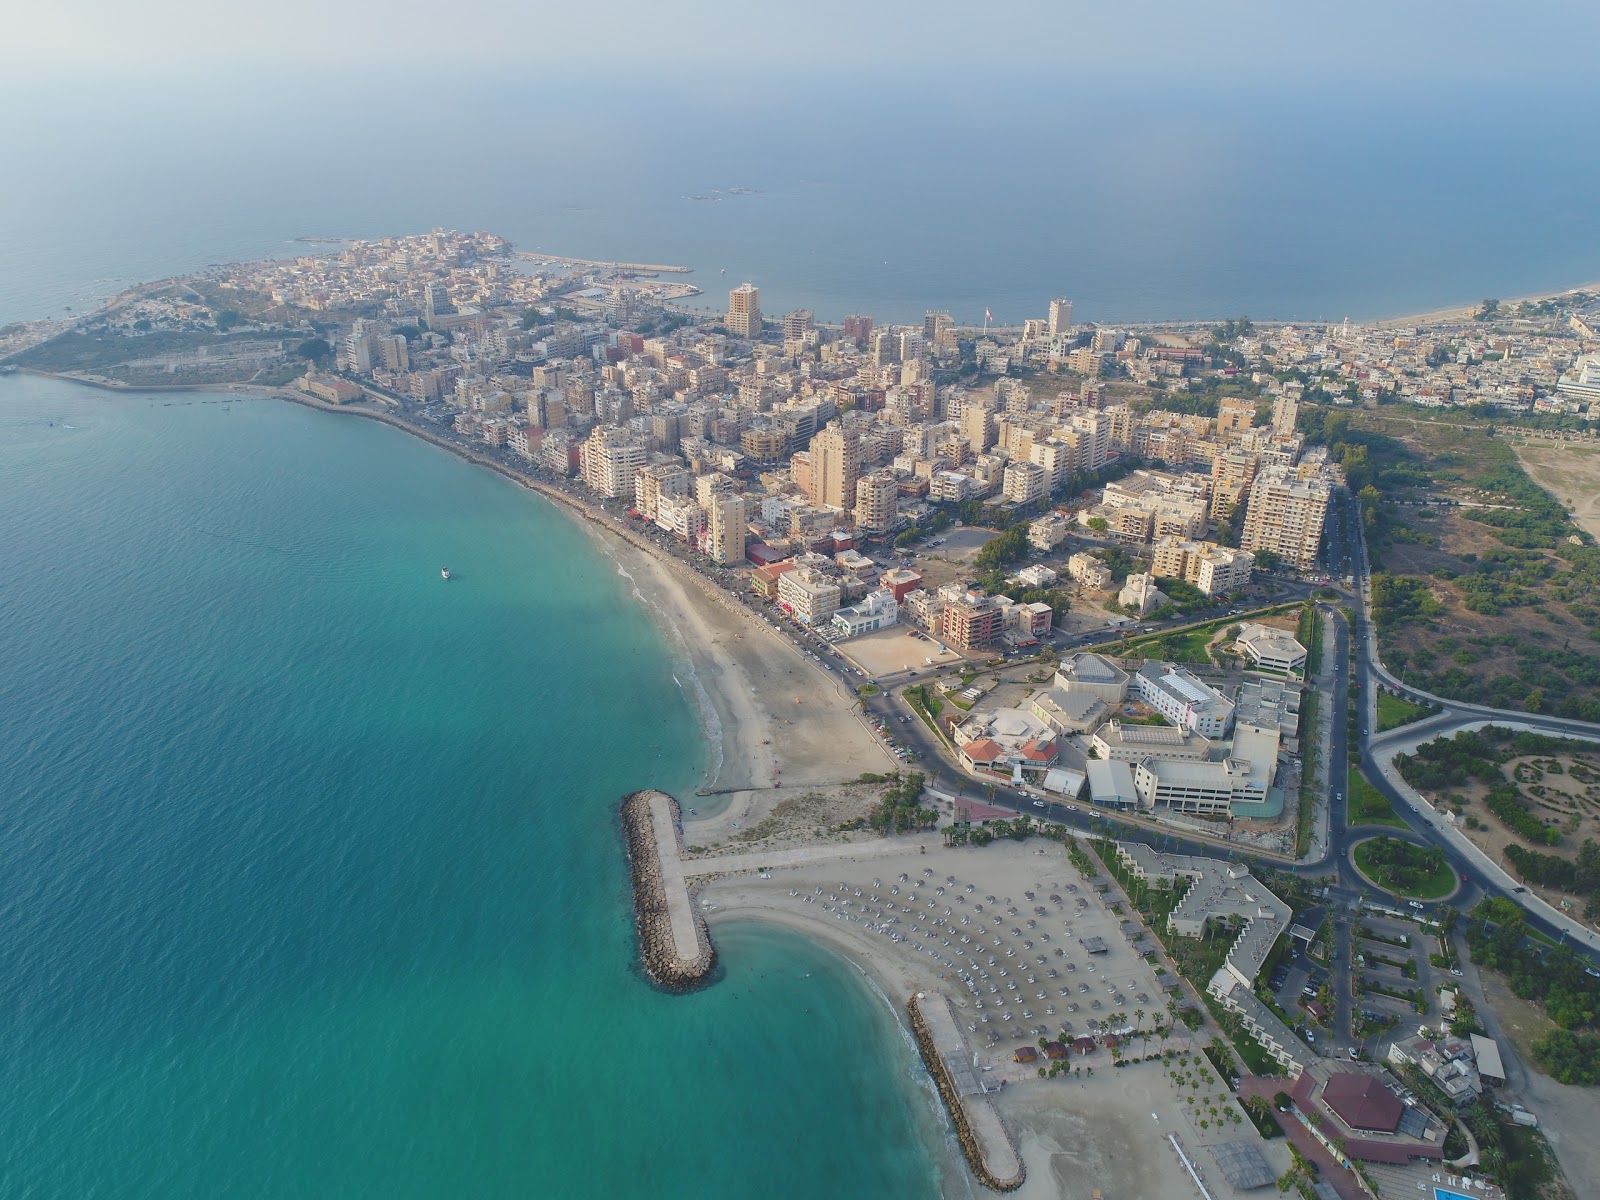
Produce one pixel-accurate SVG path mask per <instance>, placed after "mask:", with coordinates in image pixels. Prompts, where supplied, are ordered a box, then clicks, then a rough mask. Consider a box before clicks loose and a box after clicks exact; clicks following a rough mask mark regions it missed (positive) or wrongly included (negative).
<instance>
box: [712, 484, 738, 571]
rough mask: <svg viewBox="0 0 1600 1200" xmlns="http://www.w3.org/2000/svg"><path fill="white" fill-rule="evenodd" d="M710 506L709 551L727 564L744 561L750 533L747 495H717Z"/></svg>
mask: <svg viewBox="0 0 1600 1200" xmlns="http://www.w3.org/2000/svg"><path fill="white" fill-rule="evenodd" d="M705 508H706V517H707V521H706V553H707V554H708V555H709V556H710V557H711V561H712V562H714V563H717V564H719V565H721V566H724V567H731V566H733V565H734V564H735V563H739V562H742V561H744V545H745V535H746V533H747V532H748V529H747V518H746V516H745V504H744V497H743V496H735V495H728V494H722V495H717V496H714V497H713V498H712V500H711V503H710V504H709V505H706V506H705Z"/></svg>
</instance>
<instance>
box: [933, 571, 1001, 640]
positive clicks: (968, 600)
mask: <svg viewBox="0 0 1600 1200" xmlns="http://www.w3.org/2000/svg"><path fill="white" fill-rule="evenodd" d="M940 595H941V596H942V597H943V599H944V607H943V609H942V611H941V612H940V613H939V640H940V641H943V642H946V643H948V644H949V645H951V646H954V647H955V648H956V649H957V650H960V651H962V652H963V653H970V652H972V651H974V650H986V649H988V648H989V647H991V646H993V645H994V644H995V643H996V642H997V641H999V640H1000V630H1001V627H1002V622H1003V617H1004V614H1003V613H1002V612H1001V609H1000V606H999V605H998V604H996V603H995V600H994V597H992V596H990V595H988V594H987V593H985V592H984V591H983V589H982V588H971V589H963V588H961V587H960V586H959V585H950V586H947V587H944V588H941V589H940Z"/></svg>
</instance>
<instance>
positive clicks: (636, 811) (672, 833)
mask: <svg viewBox="0 0 1600 1200" xmlns="http://www.w3.org/2000/svg"><path fill="white" fill-rule="evenodd" d="M679 821H680V813H679V809H678V802H677V801H676V800H674V799H673V798H672V797H671V796H669V795H667V794H666V793H665V792H657V791H643V792H632V793H630V794H629V795H627V796H624V797H623V798H622V841H623V845H624V846H625V847H626V848H627V852H628V868H629V871H630V872H631V873H632V876H633V918H634V926H635V928H636V929H637V930H638V932H639V960H640V962H641V964H642V965H643V967H644V973H645V974H646V975H647V976H649V978H650V982H652V983H654V984H655V985H656V986H657V987H661V988H664V989H666V990H667V991H671V992H685V991H689V990H690V989H692V988H695V987H698V986H699V985H700V984H701V983H702V982H704V980H705V978H706V977H707V976H708V975H710V974H711V971H712V969H713V968H714V967H715V966H716V965H717V951H716V948H715V947H714V946H712V944H711V934H710V931H709V930H707V929H706V922H705V918H704V917H702V916H701V915H700V914H699V913H698V912H697V911H695V907H694V903H693V901H692V900H691V899H690V897H689V885H688V883H687V881H686V879H685V877H684V873H683V863H682V861H681V860H680V858H679V844H678V837H679V834H678V829H679Z"/></svg>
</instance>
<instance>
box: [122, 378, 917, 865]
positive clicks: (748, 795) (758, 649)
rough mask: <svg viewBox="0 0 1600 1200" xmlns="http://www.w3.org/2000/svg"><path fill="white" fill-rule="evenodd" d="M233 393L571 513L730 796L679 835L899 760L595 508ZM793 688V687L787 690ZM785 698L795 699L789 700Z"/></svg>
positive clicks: (709, 596)
mask: <svg viewBox="0 0 1600 1200" xmlns="http://www.w3.org/2000/svg"><path fill="white" fill-rule="evenodd" d="M110 390H120V389H115V388H113V389H110ZM233 394H236V395H239V394H243V395H252V396H258V397H261V398H270V399H280V400H287V401H289V402H291V403H294V404H299V405H302V406H304V407H306V408H312V409H316V410H319V411H322V412H330V413H345V414H350V415H355V416H361V417H366V418H368V419H370V420H374V421H378V422H380V423H381V424H384V425H388V426H391V427H392V428H394V429H397V430H399V431H400V432H402V433H407V434H410V435H411V436H413V437H416V438H418V439H420V440H422V441H425V442H427V443H429V444H430V445H433V446H435V447H437V448H439V449H441V450H444V451H447V452H448V453H451V454H453V455H455V456H456V457H458V458H460V459H462V460H463V461H465V462H468V463H471V464H474V465H477V466H482V467H487V468H488V469H490V470H492V471H494V472H495V473H496V474H498V475H500V476H502V477H504V478H505V479H508V480H510V481H511V482H513V483H516V484H518V485H520V486H522V487H524V488H526V489H528V490H529V491H533V492H537V493H538V494H539V495H540V496H542V497H543V498H544V499H546V500H547V501H549V502H550V503H552V504H553V505H555V506H556V507H557V509H558V510H559V511H563V512H565V513H566V514H567V515H568V516H569V517H570V518H574V519H576V520H577V521H578V525H579V528H580V529H582V530H584V531H585V532H587V533H588V534H589V535H590V537H591V539H592V540H593V541H594V543H595V545H596V546H597V548H599V549H600V550H601V551H602V552H603V553H605V554H606V555H607V557H609V558H611V559H612V561H613V562H615V563H616V565H617V569H618V571H619V572H620V573H621V574H622V575H623V576H624V578H625V579H626V580H627V581H628V582H629V584H630V585H631V587H632V590H633V592H634V596H635V599H637V600H638V601H639V602H640V603H641V604H642V605H643V607H644V609H645V611H646V614H647V615H648V616H649V618H650V620H651V621H652V622H653V623H654V624H655V625H656V627H657V629H658V630H659V631H660V632H661V634H662V637H663V640H664V641H665V642H666V643H667V647H668V649H669V651H670V652H671V653H672V655H673V657H674V658H675V659H677V660H678V663H679V664H681V665H682V666H683V667H684V668H685V669H686V671H687V672H688V674H689V675H690V679H689V680H688V682H687V683H685V681H684V680H682V679H678V680H677V681H678V683H679V686H680V687H681V688H683V690H684V691H685V692H686V693H687V698H688V700H689V702H690V704H691V705H692V706H693V707H694V708H695V709H696V713H697V716H698V718H699V720H700V724H701V729H702V730H703V732H704V733H705V736H706V738H707V741H708V743H709V744H710V745H711V747H712V761H711V762H710V763H709V764H708V771H707V772H706V774H705V776H704V777H703V780H702V784H703V786H702V788H701V789H699V790H702V791H708V792H709V791H712V790H716V791H719V792H725V793H726V795H727V799H726V800H723V799H722V798H721V797H720V796H707V797H705V798H704V799H706V800H707V801H708V803H707V804H706V806H705V807H706V808H707V810H708V811H707V812H706V813H705V814H704V815H703V816H702V815H701V814H699V813H698V812H695V811H692V810H695V809H698V808H699V807H700V805H699V803H698V801H699V799H701V798H700V797H698V796H696V797H691V798H685V801H684V803H685V808H686V810H690V811H686V813H685V816H686V818H687V819H686V820H685V822H684V836H685V838H686V840H691V839H699V840H701V841H709V840H711V839H713V838H716V837H721V836H726V835H727V834H729V833H736V832H737V831H738V830H739V829H740V828H741V827H742V826H743V825H744V824H745V823H746V822H747V821H749V820H751V819H753V818H754V819H759V818H760V817H761V816H763V815H765V813H766V812H770V810H771V809H772V808H774V807H776V806H777V804H779V803H781V802H782V801H783V800H784V799H787V798H789V797H790V796H793V795H795V794H796V792H797V790H798V789H811V788H819V787H821V788H833V787H837V786H839V785H842V784H844V783H847V782H851V781H853V780H854V779H855V778H856V777H857V776H859V775H861V774H862V773H863V772H864V771H877V772H880V773H881V772H884V771H888V770H893V769H895V768H896V767H897V765H898V764H897V763H896V760H895V759H894V758H893V757H892V756H891V755H890V754H889V752H888V751H887V750H886V749H884V748H883V746H882V744H881V743H880V742H879V741H878V739H877V737H876V735H874V734H873V733H872V732H871V731H870V729H869V728H868V726H867V725H866V723H865V722H864V721H862V720H861V719H860V717H859V716H858V715H857V713H856V710H855V699H854V697H853V696H847V695H845V694H844V692H843V691H842V690H841V687H840V684H839V682H838V681H837V680H835V679H833V678H832V677H831V676H829V675H826V674H825V673H824V672H823V671H822V670H821V668H819V667H817V666H816V665H815V664H812V663H810V662H809V661H808V660H807V659H806V657H805V655H804V654H802V653H801V651H800V650H799V649H798V648H797V647H796V646H794V645H793V644H792V643H791V642H789V641H788V639H786V638H785V637H784V636H783V635H782V633H781V632H780V631H779V630H777V629H775V628H774V627H772V626H771V625H768V624H767V623H766V622H765V621H763V620H761V619H760V617H758V616H757V615H756V614H755V613H753V612H751V611H750V610H749V609H747V608H746V607H745V606H744V605H743V604H741V603H739V602H737V601H735V600H732V599H731V598H729V597H728V596H727V595H725V594H723V592H722V589H720V588H719V587H717V585H716V584H715V582H714V581H712V580H711V579H709V578H707V577H706V576H704V575H702V574H700V573H699V572H698V571H695V570H694V569H693V568H692V567H690V566H689V565H687V564H685V563H683V562H681V561H679V560H678V559H677V558H675V557H673V556H671V555H668V554H665V553H663V552H662V551H661V550H660V549H659V548H658V547H657V546H655V545H654V544H653V543H652V542H650V541H649V540H648V539H646V538H643V537H641V536H639V535H638V534H637V533H636V532H635V531H634V530H632V529H629V528H628V527H627V526H624V525H620V524H618V523H617V522H616V520H615V519H608V514H606V513H605V512H603V511H601V510H599V509H597V508H596V507H595V506H594V505H592V504H589V503H588V502H586V501H585V500H583V499H581V498H579V497H576V496H573V495H571V494H569V493H567V492H565V491H563V490H562V489H560V488H557V487H554V486H553V485H551V484H548V483H545V482H543V481H540V480H537V479H534V478H531V477H529V476H525V475H522V474H520V473H519V472H517V471H514V470H512V469H510V468H509V467H507V466H506V465H505V464H503V463H500V462H497V461H495V460H494V459H492V458H489V457H487V456H485V455H482V454H477V453H474V452H473V451H472V450H471V449H469V448H468V447H465V446H461V445H458V444H456V443H454V442H452V441H450V440H449V439H448V438H444V437H441V436H439V435H437V434H435V433H433V432H432V431H431V430H427V429H423V428H421V427H419V426H416V425H413V424H412V423H410V422H408V421H404V420H402V419H401V418H399V417H397V416H395V415H394V414H392V413H389V412H386V411H382V410H379V409H375V408H370V407H365V406H361V407H358V406H355V405H334V404H328V403H326V402H325V401H321V400H318V399H316V398H315V397H311V396H307V395H304V394H301V393H298V392H295V391H293V390H292V389H286V388H267V387H261V386H257V385H241V387H240V389H239V390H238V391H236V392H234V393H233ZM624 547H626V548H627V549H630V550H632V551H635V552H636V554H635V555H634V556H633V557H632V558H631V559H630V560H627V561H625V560H624V558H623V557H622V551H623V549H624ZM641 573H642V575H643V580H642V581H641V578H640V575H641ZM641 582H643V583H644V586H642V587H641V586H640V585H641ZM674 678H675V679H677V675H676V673H675V674H674ZM819 683H820V684H822V685H823V686H820V687H819V686H818V684H819ZM796 692H799V693H801V694H800V695H799V696H795V693H796ZM789 698H792V699H793V701H794V703H793V704H790V703H788V702H786V701H787V699H789ZM801 710H804V711H801ZM791 713H792V714H793V715H790V714H791ZM780 714H782V715H780Z"/></svg>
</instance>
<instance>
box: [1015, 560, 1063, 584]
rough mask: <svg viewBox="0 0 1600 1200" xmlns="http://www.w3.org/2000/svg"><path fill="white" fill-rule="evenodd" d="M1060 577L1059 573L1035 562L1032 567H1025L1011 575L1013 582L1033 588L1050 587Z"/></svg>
mask: <svg viewBox="0 0 1600 1200" xmlns="http://www.w3.org/2000/svg"><path fill="white" fill-rule="evenodd" d="M1059 578H1060V576H1059V575H1057V574H1056V573H1055V572H1054V571H1052V570H1051V569H1050V568H1049V567H1047V566H1044V565H1043V564H1041V563H1035V564H1034V565H1033V566H1031V567H1023V568H1022V570H1020V571H1018V572H1017V573H1016V574H1015V575H1013V576H1012V577H1011V579H1012V581H1013V582H1015V583H1020V584H1022V585H1023V586H1025V587H1031V588H1044V587H1049V586H1050V585H1051V584H1052V583H1054V582H1055V581H1056V580H1057V579H1059Z"/></svg>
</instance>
